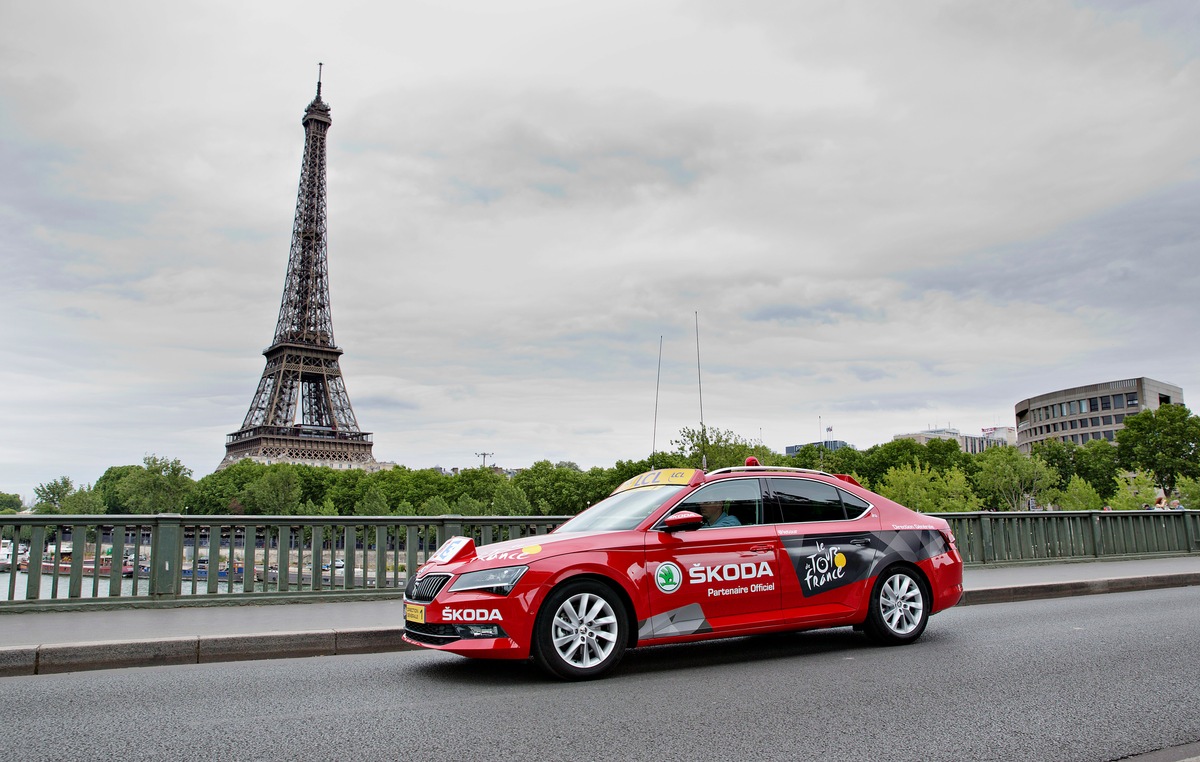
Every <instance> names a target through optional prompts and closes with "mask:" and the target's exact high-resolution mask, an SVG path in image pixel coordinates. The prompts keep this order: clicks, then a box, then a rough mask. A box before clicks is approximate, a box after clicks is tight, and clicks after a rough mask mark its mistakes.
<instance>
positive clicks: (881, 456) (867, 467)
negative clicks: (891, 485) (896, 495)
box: [839, 439, 925, 488]
mask: <svg viewBox="0 0 1200 762" xmlns="http://www.w3.org/2000/svg"><path fill="white" fill-rule="evenodd" d="M839 452H840V451H839ZM924 457H925V446H924V445H922V444H921V443H920V442H915V441H913V440H911V439H893V440H892V441H891V442H885V443H883V444H881V445H875V446H874V447H869V448H867V450H866V452H864V453H863V462H862V466H861V470H859V472H858V473H860V474H862V476H863V478H864V479H866V482H865V484H866V485H867V486H868V487H871V488H874V487H875V486H876V485H878V484H881V483H882V482H883V477H884V475H885V474H886V473H887V472H888V469H891V468H896V467H898V466H901V465H904V464H906V463H907V464H914V463H921V462H923V461H924Z"/></svg>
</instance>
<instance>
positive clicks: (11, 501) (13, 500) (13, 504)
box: [0, 492, 25, 513]
mask: <svg viewBox="0 0 1200 762" xmlns="http://www.w3.org/2000/svg"><path fill="white" fill-rule="evenodd" d="M24 507H25V506H24V505H22V504H21V496H20V495H16V494H9V493H7V492H0V511H10V512H12V513H20V512H21V509H22V508H24Z"/></svg>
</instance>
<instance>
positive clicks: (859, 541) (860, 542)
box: [850, 537, 871, 548]
mask: <svg viewBox="0 0 1200 762" xmlns="http://www.w3.org/2000/svg"><path fill="white" fill-rule="evenodd" d="M850 544H851V545H857V546H858V547H860V548H865V547H867V546H868V545H870V544H871V541H870V540H868V539H867V538H866V537H859V538H857V539H854V540H851V541H850Z"/></svg>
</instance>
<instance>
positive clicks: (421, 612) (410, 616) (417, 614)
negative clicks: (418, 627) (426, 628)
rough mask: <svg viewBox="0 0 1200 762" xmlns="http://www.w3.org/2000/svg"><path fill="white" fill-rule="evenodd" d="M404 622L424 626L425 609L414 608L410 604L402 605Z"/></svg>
mask: <svg viewBox="0 0 1200 762" xmlns="http://www.w3.org/2000/svg"><path fill="white" fill-rule="evenodd" d="M404 621H406V622H416V623H417V624H425V607H424V606H414V605H412V604H411V603H406V604H404Z"/></svg>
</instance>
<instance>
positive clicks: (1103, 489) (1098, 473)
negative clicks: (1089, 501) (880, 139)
mask: <svg viewBox="0 0 1200 762" xmlns="http://www.w3.org/2000/svg"><path fill="white" fill-rule="evenodd" d="M1120 470H1121V468H1120V466H1118V465H1117V448H1116V447H1113V446H1112V445H1111V444H1109V443H1108V442H1106V441H1104V440H1103V439H1093V440H1090V441H1089V442H1087V443H1086V444H1085V445H1083V446H1082V447H1080V448H1078V449H1077V450H1075V473H1076V474H1077V475H1079V476H1080V477H1082V478H1083V480H1084V481H1086V482H1087V483H1088V484H1090V485H1091V486H1092V489H1094V490H1096V493H1097V494H1098V495H1100V499H1101V500H1108V499H1110V498H1112V496H1113V495H1114V494H1115V493H1116V491H1117V473H1118V472H1119V471H1120Z"/></svg>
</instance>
